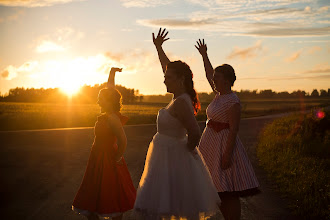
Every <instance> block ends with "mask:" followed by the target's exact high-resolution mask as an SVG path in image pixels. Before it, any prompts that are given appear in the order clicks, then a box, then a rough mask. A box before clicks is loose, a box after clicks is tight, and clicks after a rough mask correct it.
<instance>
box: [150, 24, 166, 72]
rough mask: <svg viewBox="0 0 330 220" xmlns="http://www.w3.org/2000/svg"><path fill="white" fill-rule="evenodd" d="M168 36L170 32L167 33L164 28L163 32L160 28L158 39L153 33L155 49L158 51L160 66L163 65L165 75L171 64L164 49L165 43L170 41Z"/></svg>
mask: <svg viewBox="0 0 330 220" xmlns="http://www.w3.org/2000/svg"><path fill="white" fill-rule="evenodd" d="M167 34H168V31H166V29H165V28H164V30H163V31H162V28H159V31H158V34H157V37H155V34H154V33H152V40H153V42H154V44H155V47H156V49H157V53H158V58H159V61H160V64H161V65H162V69H163V73H165V71H166V66H167V64H168V63H169V62H170V60H169V59H168V57H167V56H166V54H165V52H164V50H163V47H162V45H163V43H164V42H165V41H167V40H168V39H170V38H166V36H167Z"/></svg>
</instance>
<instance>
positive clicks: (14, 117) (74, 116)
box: [0, 99, 330, 131]
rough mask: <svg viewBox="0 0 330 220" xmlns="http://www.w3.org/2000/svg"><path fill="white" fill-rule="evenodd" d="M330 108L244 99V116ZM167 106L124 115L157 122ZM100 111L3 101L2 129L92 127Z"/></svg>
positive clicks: (145, 106) (128, 109) (321, 102)
mask: <svg viewBox="0 0 330 220" xmlns="http://www.w3.org/2000/svg"><path fill="white" fill-rule="evenodd" d="M207 105H208V103H202V110H201V112H200V113H199V114H198V115H197V119H198V120H206V114H205V110H206V107H207ZM328 105H330V99H305V100H299V99H289V100H288V99H277V100H276V99H275V100H270V99H268V100H267V99H263V100H242V117H243V118H246V117H254V116H262V115H269V114H274V113H280V112H288V111H299V110H305V109H308V108H312V107H317V106H328ZM165 106H166V103H140V104H132V105H124V106H123V109H122V114H123V115H127V116H128V117H130V120H129V121H128V124H152V123H155V121H156V117H157V112H158V110H159V109H160V108H162V107H165ZM99 114H100V108H99V106H98V105H96V104H69V103H68V104H63V103H61V104H53V103H14V102H0V130H1V131H6V130H26V129H47V128H69V127H92V126H94V124H95V121H96V118H97V116H98V115H99Z"/></svg>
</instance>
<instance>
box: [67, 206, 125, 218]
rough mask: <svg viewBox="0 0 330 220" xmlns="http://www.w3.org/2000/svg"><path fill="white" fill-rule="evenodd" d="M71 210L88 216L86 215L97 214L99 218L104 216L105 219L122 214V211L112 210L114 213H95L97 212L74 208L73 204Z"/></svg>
mask: <svg viewBox="0 0 330 220" xmlns="http://www.w3.org/2000/svg"><path fill="white" fill-rule="evenodd" d="M72 210H73V211H74V212H75V213H77V214H79V215H85V216H88V215H91V214H93V213H94V214H96V215H98V216H99V217H100V218H105V219H109V218H112V217H117V216H120V215H122V214H124V213H123V212H114V213H103V214H101V213H97V212H91V211H88V210H84V209H79V208H76V207H74V206H72Z"/></svg>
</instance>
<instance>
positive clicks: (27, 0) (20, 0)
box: [0, 0, 85, 8]
mask: <svg viewBox="0 0 330 220" xmlns="http://www.w3.org/2000/svg"><path fill="white" fill-rule="evenodd" d="M77 1H85V0H0V5H3V6H9V7H28V8H32V7H45V6H52V5H56V4H65V3H70V2H77Z"/></svg>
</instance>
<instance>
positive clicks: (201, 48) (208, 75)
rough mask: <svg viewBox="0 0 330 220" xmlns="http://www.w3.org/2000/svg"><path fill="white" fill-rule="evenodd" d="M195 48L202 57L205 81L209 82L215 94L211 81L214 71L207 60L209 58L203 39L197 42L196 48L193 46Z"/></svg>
mask: <svg viewBox="0 0 330 220" xmlns="http://www.w3.org/2000/svg"><path fill="white" fill-rule="evenodd" d="M195 47H196V48H197V50H198V51H199V53H200V54H201V55H202V58H203V63H204V69H205V74H206V78H207V81H209V84H210V86H211V88H212V90H213V92H216V91H215V88H214V84H213V81H212V78H213V71H214V70H213V67H212V64H211V62H210V60H209V57H208V55H207V46H206V44H205V42H204V39H203V40H201V39H199V40H198V41H197V46H196V45H195Z"/></svg>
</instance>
